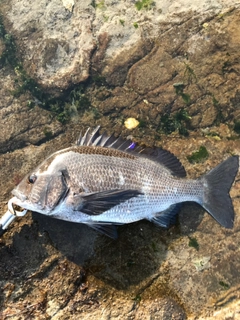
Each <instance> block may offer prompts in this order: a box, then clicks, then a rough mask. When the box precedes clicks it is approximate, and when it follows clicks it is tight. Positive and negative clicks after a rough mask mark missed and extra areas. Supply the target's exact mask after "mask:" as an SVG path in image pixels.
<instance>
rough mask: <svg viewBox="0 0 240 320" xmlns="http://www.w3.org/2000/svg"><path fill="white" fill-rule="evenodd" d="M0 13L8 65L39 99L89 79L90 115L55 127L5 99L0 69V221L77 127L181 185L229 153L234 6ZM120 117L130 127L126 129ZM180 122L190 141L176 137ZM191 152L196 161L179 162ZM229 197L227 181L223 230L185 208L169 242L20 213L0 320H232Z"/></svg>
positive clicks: (0, 275)
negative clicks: (146, 153) (141, 157)
mask: <svg viewBox="0 0 240 320" xmlns="http://www.w3.org/2000/svg"><path fill="white" fill-rule="evenodd" d="M232 5H236V6H235V7H234V6H232ZM231 6H232V7H231ZM0 12H1V15H2V16H3V21H4V26H5V29H6V32H7V34H8V35H13V36H14V38H15V41H16V49H17V50H16V51H17V55H18V59H19V60H18V62H19V63H20V62H21V63H22V64H23V67H24V70H25V72H26V73H27V74H28V75H31V77H33V78H34V79H35V80H36V83H37V84H41V85H42V88H43V92H44V93H45V92H48V93H52V94H53V95H54V97H55V98H56V97H57V96H59V95H60V94H68V92H70V90H71V89H72V86H75V85H78V84H79V83H80V82H82V81H85V80H86V79H89V78H90V79H89V80H91V81H89V86H88V87H87V90H86V92H84V94H86V96H87V97H88V98H89V100H91V105H90V106H89V107H88V108H85V106H84V107H82V108H81V110H80V111H79V110H78V111H77V110H75V113H74V116H71V118H70V122H67V123H66V124H65V125H64V126H63V125H62V124H60V123H59V122H58V121H57V120H56V117H55V116H56V115H55V116H53V114H52V113H51V112H50V111H48V110H49V109H48V108H47V107H46V106H44V108H45V109H43V105H42V104H41V101H38V100H37V99H35V98H36V97H34V95H33V93H31V92H30V91H28V90H25V91H24V92H23V93H22V94H18V95H16V94H14V91H15V90H16V87H17V84H18V83H17V81H19V79H20V80H21V77H16V73H18V72H19V69H18V68H15V67H16V66H15V67H13V65H11V64H9V63H7V64H4V65H2V64H1V69H0V128H1V132H0V190H1V192H0V211H1V214H3V213H4V212H5V211H6V210H7V201H8V199H9V198H10V197H11V194H10V192H11V190H12V189H13V187H14V186H15V185H16V184H18V183H19V181H20V180H21V178H22V177H23V176H24V175H25V174H27V173H28V172H29V171H31V170H32V169H33V168H34V167H36V165H37V164H39V162H41V161H42V160H43V159H45V158H46V157H47V156H48V155H49V154H51V153H52V152H54V151H56V150H59V149H61V148H65V147H67V146H69V145H71V144H72V143H73V142H74V141H75V140H76V138H77V136H78V134H79V132H80V131H81V130H84V129H85V128H86V127H87V126H92V127H93V126H95V125H96V124H101V125H102V126H103V127H104V128H106V130H107V131H108V132H109V133H110V132H111V133H112V131H116V132H117V133H118V134H120V133H122V134H123V136H129V134H131V136H132V137H133V138H134V139H135V140H137V141H139V142H140V143H143V144H146V145H153V144H155V145H157V146H162V147H164V148H165V149H167V150H169V151H171V152H172V153H174V154H175V155H176V156H177V157H178V158H179V159H180V160H181V161H182V163H183V164H184V166H185V168H186V171H187V174H188V177H189V178H196V177H199V176H200V175H201V174H203V173H204V172H206V171H207V170H210V169H211V168H213V167H215V166H216V165H217V164H218V163H219V162H220V161H222V160H223V159H225V158H226V157H227V156H229V155H232V154H239V135H238V133H237V132H234V131H233V127H234V122H235V121H237V120H239V116H240V113H239V110H238V109H239V101H240V97H239V92H240V88H239V83H240V82H239V20H240V13H239V6H238V4H237V2H236V1H231V0H229V1H211V2H209V1H195V2H193V1H188V0H184V1H180V2H179V1H173V2H171V3H170V2H169V1H165V2H164V1H161V2H158V1H155V2H152V1H149V7H148V8H142V9H141V10H137V8H136V6H135V3H134V2H121V1H108V0H106V1H104V2H103V1H84V2H79V1H57V0H54V1H51V3H49V2H47V1H44V0H43V1H40V2H38V3H34V4H33V3H31V4H29V2H27V1H25V0H21V1H17V2H16V1H14V0H11V1H2V2H1V8H0ZM1 32H3V31H2V28H0V33H1ZM8 39H11V37H10V38H8ZM5 40H6V39H5ZM5 40H3V39H1V42H0V55H1V56H2V53H4V52H5V51H6V42H5ZM18 67H19V66H18ZM65 89H67V90H66V91H65ZM68 90H69V91H68ZM34 99H35V100H34ZM74 99H76V98H75V96H74ZM74 99H72V100H70V102H69V103H70V104H71V106H72V108H73V107H74V102H75V101H74ZM29 100H31V101H35V103H34V107H33V106H32V107H31V108H29V106H28V101H29ZM49 101H50V100H49ZM46 109H48V110H46ZM182 109H184V110H186V114H185V115H187V116H189V117H188V121H186V122H183V120H181V119H180V120H179V118H181V117H183V116H184V114H183V113H179V110H182ZM166 115H167V116H168V117H165V120H164V118H163V116H166ZM176 115H177V116H176ZM129 117H133V118H135V119H136V120H137V121H138V122H139V125H138V126H137V127H136V128H134V129H132V130H131V131H129V130H128V129H127V128H125V127H124V121H125V120H126V119H128V118H129ZM164 121H165V122H164ZM181 121H182V122H181ZM163 122H164V123H163ZM182 123H183V124H184V128H185V127H187V129H188V131H189V132H188V133H189V136H182V135H181V134H179V132H180V130H179V126H180V125H182ZM83 128H84V129H83ZM164 128H165V129H167V130H168V131H170V132H172V133H171V134H170V133H169V132H168V133H169V134H167V135H166V134H165V133H166V132H164V130H163V129H164ZM170 129H171V130H170ZM180 129H181V128H180ZM193 129H194V130H193ZM180 133H181V132H180ZM201 146H204V147H205V148H206V149H207V151H208V153H209V157H208V158H207V159H205V160H204V161H202V162H200V163H196V164H190V163H189V162H188V158H187V157H188V156H190V155H191V154H192V153H193V152H196V151H197V150H199V148H200V147H201ZM239 190H240V187H239V177H237V179H236V182H235V184H234V185H233V188H232V190H231V197H232V199H233V204H234V208H235V212H236V217H235V224H234V229H233V230H225V229H223V228H221V227H220V226H219V225H218V224H217V223H216V222H215V221H214V220H213V219H212V218H211V217H210V216H209V215H207V213H206V212H204V210H202V209H201V208H199V207H198V206H197V205H195V204H184V206H183V207H182V210H181V212H180V214H179V219H178V223H177V224H176V225H175V226H173V227H172V228H170V229H168V230H164V229H160V228H157V227H155V226H154V225H153V224H151V223H149V222H147V221H141V222H138V223H134V224H131V225H126V226H119V227H118V232H119V238H118V239H117V240H116V241H113V240H112V239H109V238H106V237H105V236H103V235H99V234H97V233H96V232H95V231H93V230H92V229H90V228H88V227H86V226H82V225H77V224H71V223H66V222H63V221H58V220H52V219H50V218H48V217H45V216H41V215H39V214H36V213H33V214H31V213H28V214H27V215H26V216H25V217H23V218H19V219H17V220H16V221H15V223H14V224H13V225H12V226H10V228H9V229H8V231H7V232H6V233H5V234H4V236H2V237H1V239H0V256H1V261H0V287H1V292H0V306H1V308H0V310H1V311H0V318H1V319H8V318H10V317H11V319H26V318H31V317H32V318H36V319H79V318H82V319H100V318H101V319H112V318H114V319H123V318H124V319H150V318H151V319H165V320H167V319H196V318H198V319H209V320H210V319H216V318H218V319H225V318H226V317H228V318H230V317H231V318H234V317H235V318H236V319H237V317H238V313H239V312H238V310H239V288H240V282H239V279H240V275H239V270H240V261H239V258H238V257H239V247H240V243H239V241H240V239H239V237H238V234H239V228H240V218H239V216H240V209H239V208H240V206H239ZM193 243H194V244H195V245H193Z"/></svg>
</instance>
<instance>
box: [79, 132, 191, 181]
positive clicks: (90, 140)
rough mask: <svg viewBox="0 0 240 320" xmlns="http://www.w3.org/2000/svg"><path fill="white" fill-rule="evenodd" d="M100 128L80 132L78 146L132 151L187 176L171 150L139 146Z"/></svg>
mask: <svg viewBox="0 0 240 320" xmlns="http://www.w3.org/2000/svg"><path fill="white" fill-rule="evenodd" d="M99 130H100V126H97V127H96V128H95V129H94V130H93V131H92V132H90V128H88V129H87V131H86V132H85V134H84V135H83V136H82V135H81V134H80V136H79V138H78V140H77V142H76V144H77V145H78V146H98V147H105V148H113V149H118V150H121V151H124V152H128V153H132V154H135V155H137V156H142V157H145V158H149V159H151V160H153V161H156V162H158V163H160V164H161V165H163V166H164V167H166V168H167V169H169V170H170V172H171V174H172V175H174V176H177V177H181V178H182V177H185V176H186V171H185V169H184V167H183V165H182V164H181V162H180V161H179V160H178V158H177V157H175V156H174V155H173V154H172V153H171V152H169V151H167V150H164V149H161V148H143V147H141V146H138V145H137V143H135V142H132V141H131V140H126V139H123V138H122V137H115V136H114V135H111V136H108V135H107V134H106V133H105V132H104V133H103V134H100V133H99Z"/></svg>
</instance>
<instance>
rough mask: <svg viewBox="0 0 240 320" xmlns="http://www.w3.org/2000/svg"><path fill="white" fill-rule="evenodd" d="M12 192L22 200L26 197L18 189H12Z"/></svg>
mask: <svg viewBox="0 0 240 320" xmlns="http://www.w3.org/2000/svg"><path fill="white" fill-rule="evenodd" d="M12 194H13V195H14V196H15V197H17V198H18V199H19V200H20V201H22V202H23V201H25V200H27V197H26V196H25V195H24V194H23V193H21V192H20V191H18V190H16V189H13V191H12Z"/></svg>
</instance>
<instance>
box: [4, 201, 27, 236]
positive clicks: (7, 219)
mask: <svg viewBox="0 0 240 320" xmlns="http://www.w3.org/2000/svg"><path fill="white" fill-rule="evenodd" d="M14 200H16V197H13V198H12V199H10V200H9V201H8V211H7V212H6V213H5V214H4V215H3V216H2V218H1V219H0V236H1V235H2V234H3V233H4V232H5V231H6V229H7V227H8V226H9V225H10V223H11V222H12V221H13V220H14V219H15V218H16V217H23V216H24V215H25V214H26V213H27V210H26V209H25V210H23V211H17V210H15V209H14V207H13V205H14Z"/></svg>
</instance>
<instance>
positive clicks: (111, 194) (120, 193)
mask: <svg viewBox="0 0 240 320" xmlns="http://www.w3.org/2000/svg"><path fill="white" fill-rule="evenodd" d="M140 194H142V193H141V192H140V191H138V190H131V189H129V190H122V189H114V190H107V191H102V192H95V193H90V194H86V195H85V194H84V195H83V194H79V195H76V196H74V210H76V211H81V212H83V213H86V214H89V215H99V214H101V213H103V212H104V211H107V210H109V209H111V208H113V207H115V206H116V205H118V204H120V203H122V202H125V201H127V200H129V199H131V198H133V197H137V196H138V195H140Z"/></svg>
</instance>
